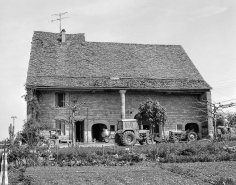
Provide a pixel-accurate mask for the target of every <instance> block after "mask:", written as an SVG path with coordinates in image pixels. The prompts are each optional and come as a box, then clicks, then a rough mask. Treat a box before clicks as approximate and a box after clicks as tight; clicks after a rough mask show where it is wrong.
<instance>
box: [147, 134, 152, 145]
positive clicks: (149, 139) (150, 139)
mask: <svg viewBox="0 0 236 185" xmlns="http://www.w3.org/2000/svg"><path fill="white" fill-rule="evenodd" d="M146 143H147V144H148V145H151V144H153V139H152V136H149V137H147V139H146Z"/></svg>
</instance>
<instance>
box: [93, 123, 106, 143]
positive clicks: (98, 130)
mask: <svg viewBox="0 0 236 185" xmlns="http://www.w3.org/2000/svg"><path fill="white" fill-rule="evenodd" d="M104 128H105V129H107V126H106V125H105V124H102V123H97V124H94V125H93V126H92V139H93V140H94V139H96V141H102V136H101V134H102V131H103V129H104Z"/></svg>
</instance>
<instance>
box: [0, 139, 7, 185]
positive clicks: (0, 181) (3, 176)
mask: <svg viewBox="0 0 236 185" xmlns="http://www.w3.org/2000/svg"><path fill="white" fill-rule="evenodd" d="M6 146H7V145H6V142H5V144H4V149H3V152H2V154H1V155H2V161H1V169H0V171H1V172H0V185H8V171H7V168H8V165H7V150H6ZM0 153H1V152H0Z"/></svg>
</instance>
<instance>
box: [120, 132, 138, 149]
mask: <svg viewBox="0 0 236 185" xmlns="http://www.w3.org/2000/svg"><path fill="white" fill-rule="evenodd" d="M121 143H122V145H124V146H132V145H134V144H135V143H136V137H135V134H134V133H133V132H131V131H126V132H124V133H123V136H122V138H121Z"/></svg>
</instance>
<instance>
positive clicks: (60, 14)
mask: <svg viewBox="0 0 236 185" xmlns="http://www.w3.org/2000/svg"><path fill="white" fill-rule="evenodd" d="M66 13H68V12H64V13H58V14H53V15H52V16H54V15H56V16H59V19H55V20H52V22H54V21H60V27H59V29H60V30H59V33H61V20H62V19H66V18H69V17H63V18H61V16H62V15H64V14H66Z"/></svg>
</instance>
